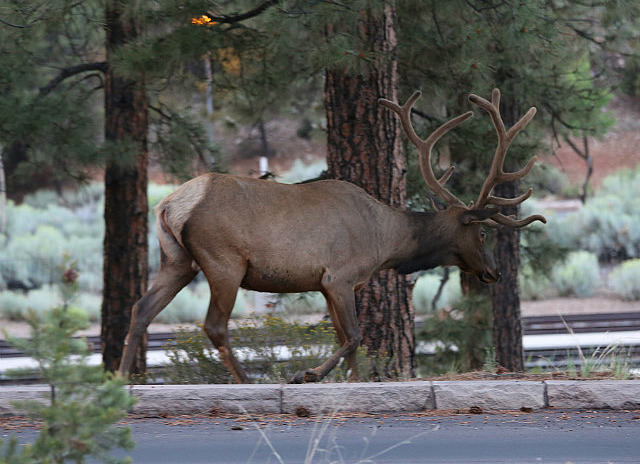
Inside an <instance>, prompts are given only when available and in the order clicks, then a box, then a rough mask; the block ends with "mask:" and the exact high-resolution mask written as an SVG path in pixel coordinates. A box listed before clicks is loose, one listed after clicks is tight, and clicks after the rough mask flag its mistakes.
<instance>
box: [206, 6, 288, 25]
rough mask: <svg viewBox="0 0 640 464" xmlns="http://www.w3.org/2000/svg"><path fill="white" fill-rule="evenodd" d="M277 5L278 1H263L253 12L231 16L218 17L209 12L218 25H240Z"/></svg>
mask: <svg viewBox="0 0 640 464" xmlns="http://www.w3.org/2000/svg"><path fill="white" fill-rule="evenodd" d="M276 3H278V0H263V2H262V3H260V4H259V5H258V6H257V7H255V8H254V9H253V10H249V11H247V12H246V13H239V14H236V15H231V16H216V15H214V14H213V13H211V12H209V13H210V14H211V16H212V19H213V20H214V21H216V22H218V23H221V24H235V23H239V22H241V21H244V20H245V19H250V18H253V17H255V16H258V15H259V14H261V13H262V12H263V11H265V10H266V9H267V8H269V7H271V6H273V5H275V4H276Z"/></svg>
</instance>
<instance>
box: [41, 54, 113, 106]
mask: <svg viewBox="0 0 640 464" xmlns="http://www.w3.org/2000/svg"><path fill="white" fill-rule="evenodd" d="M107 67H108V65H107V63H106V62H105V61H100V62H95V63H82V64H78V65H76V66H71V67H69V68H63V69H62V70H60V73H59V74H58V75H57V76H56V77H54V78H53V79H51V80H50V81H49V83H48V84H47V85H45V86H44V87H40V93H39V95H38V96H39V97H45V96H47V95H48V94H49V93H51V91H53V89H55V88H56V87H57V86H58V84H60V83H61V82H62V81H64V80H65V79H68V78H69V77H72V76H75V75H77V74H81V73H83V72H87V71H101V72H106V71H107Z"/></svg>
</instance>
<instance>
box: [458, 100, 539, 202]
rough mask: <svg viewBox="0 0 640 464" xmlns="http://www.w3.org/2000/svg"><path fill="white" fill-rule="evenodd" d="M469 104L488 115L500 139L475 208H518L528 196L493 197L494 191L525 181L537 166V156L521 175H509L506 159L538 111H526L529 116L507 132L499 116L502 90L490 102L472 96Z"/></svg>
mask: <svg viewBox="0 0 640 464" xmlns="http://www.w3.org/2000/svg"><path fill="white" fill-rule="evenodd" d="M469 100H470V101H471V102H472V103H474V104H475V105H477V106H479V107H480V108H482V109H484V110H485V111H486V112H487V113H489V116H491V121H492V122H493V125H494V127H495V129H496V134H497V135H498V146H497V147H496V152H495V155H494V157H493V161H492V163H491V170H490V171H489V175H488V176H487V179H486V180H485V182H484V185H483V186H482V189H481V190H480V195H479V196H478V200H477V202H476V208H483V207H485V206H486V205H489V204H493V205H498V206H507V205H508V206H515V205H518V204H520V203H522V202H523V201H524V200H526V199H527V198H529V197H528V196H527V194H525V195H521V196H520V197H517V198H501V197H495V196H492V195H491V191H492V190H493V188H494V187H495V186H496V185H497V184H499V183H501V182H512V181H514V180H518V179H522V178H523V177H524V176H526V175H527V173H528V172H529V171H530V170H531V168H532V167H533V165H534V163H535V162H536V157H535V156H534V157H533V158H531V159H530V160H529V162H528V163H527V165H526V166H525V167H524V168H523V169H521V170H520V171H517V172H509V173H506V172H504V159H505V157H506V155H507V150H508V149H509V145H510V144H511V142H512V141H513V139H514V138H515V136H516V135H517V134H518V133H519V132H520V131H521V130H522V129H524V127H525V126H526V125H527V124H529V122H530V121H531V119H533V117H534V116H535V114H536V108H534V107H531V108H530V109H529V111H527V113H526V114H525V115H524V116H523V117H522V118H520V120H519V121H518V122H517V123H516V124H514V125H513V127H511V128H510V129H509V130H506V128H505V125H504V121H503V120H502V116H501V115H500V90H498V89H493V92H492V93H491V102H489V101H487V100H485V99H484V98H482V97H479V96H477V95H474V94H471V95H469ZM529 195H530V194H529Z"/></svg>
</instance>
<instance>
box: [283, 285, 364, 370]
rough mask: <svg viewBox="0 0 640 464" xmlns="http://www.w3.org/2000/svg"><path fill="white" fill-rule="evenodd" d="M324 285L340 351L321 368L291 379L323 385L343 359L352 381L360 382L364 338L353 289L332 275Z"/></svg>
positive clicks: (324, 292)
mask: <svg viewBox="0 0 640 464" xmlns="http://www.w3.org/2000/svg"><path fill="white" fill-rule="evenodd" d="M329 277H330V278H329ZM322 282H323V292H322V293H323V294H324V296H325V298H326V300H327V306H328V309H329V315H330V316H331V321H332V322H333V325H334V327H335V329H336V332H337V334H338V341H339V342H340V348H338V350H337V351H336V352H335V353H333V354H332V355H331V356H330V357H329V359H327V360H326V361H325V362H324V363H322V364H321V365H320V366H318V367H316V368H314V369H307V370H306V371H300V372H297V373H296V374H295V375H294V376H293V378H292V379H291V383H302V382H319V381H320V380H322V379H323V378H324V377H325V376H326V375H327V374H328V373H329V372H331V370H332V369H333V368H334V367H336V365H337V364H338V363H339V362H340V359H342V358H345V359H346V360H347V366H348V367H349V369H350V370H351V375H350V380H356V379H357V378H358V367H357V365H356V350H357V349H358V346H360V339H361V337H360V327H359V326H358V320H357V318H356V303H355V296H354V293H353V286H352V285H348V284H345V283H340V282H341V281H340V279H338V278H336V276H329V273H328V272H325V276H323V279H322Z"/></svg>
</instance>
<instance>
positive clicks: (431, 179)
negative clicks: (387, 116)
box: [378, 90, 473, 206]
mask: <svg viewBox="0 0 640 464" xmlns="http://www.w3.org/2000/svg"><path fill="white" fill-rule="evenodd" d="M420 95H422V92H420V91H419V90H417V91H415V92H414V93H413V95H411V97H409V99H408V100H407V101H406V103H405V104H404V105H402V106H400V105H398V104H397V103H394V102H392V101H390V100H387V99H384V98H381V99H379V100H378V102H379V103H380V104H381V105H382V106H385V107H387V108H389V109H390V110H392V111H393V112H395V113H396V114H397V115H398V116H399V117H400V123H401V125H402V128H403V129H404V133H405V134H406V135H407V137H408V138H409V140H410V141H411V143H412V144H413V145H415V147H416V148H417V149H418V153H419V154H420V169H421V171H422V177H423V178H424V181H425V182H426V184H427V187H429V188H430V189H431V191H432V192H433V193H434V194H436V195H437V196H439V197H440V198H442V199H443V200H444V201H445V202H446V203H447V204H448V205H453V204H457V205H463V206H464V203H463V202H462V200H460V199H459V198H458V197H456V196H455V195H454V194H453V193H451V192H450V191H449V190H447V189H446V188H445V187H444V183H445V182H446V181H447V180H448V179H449V177H451V174H452V173H453V170H454V169H455V168H454V167H453V166H450V167H449V169H448V170H447V171H446V172H445V173H444V175H443V176H442V177H441V178H440V179H436V176H435V174H434V173H433V168H432V167H431V149H432V148H433V146H434V145H435V144H436V142H437V141H438V140H439V139H440V137H442V136H443V135H444V134H446V133H447V132H449V131H450V130H451V129H453V128H454V127H456V126H457V125H458V124H460V123H461V122H463V121H465V120H467V119H469V118H470V117H471V116H473V112H471V111H468V112H466V113H464V114H461V115H460V116H457V117H455V118H453V119H451V120H449V121H447V122H446V123H444V124H443V125H441V126H440V127H438V128H437V129H436V130H435V131H433V132H432V133H431V135H429V137H427V138H426V139H425V140H423V139H421V138H420V137H419V136H418V134H416V131H415V129H414V128H413V125H412V124H411V108H412V107H413V104H414V103H415V102H416V100H417V99H418V98H420Z"/></svg>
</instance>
